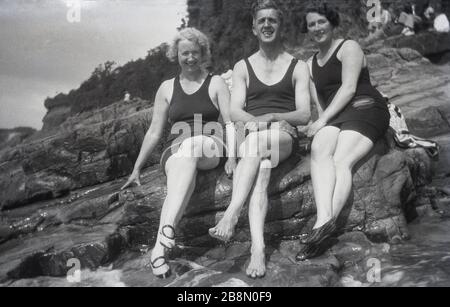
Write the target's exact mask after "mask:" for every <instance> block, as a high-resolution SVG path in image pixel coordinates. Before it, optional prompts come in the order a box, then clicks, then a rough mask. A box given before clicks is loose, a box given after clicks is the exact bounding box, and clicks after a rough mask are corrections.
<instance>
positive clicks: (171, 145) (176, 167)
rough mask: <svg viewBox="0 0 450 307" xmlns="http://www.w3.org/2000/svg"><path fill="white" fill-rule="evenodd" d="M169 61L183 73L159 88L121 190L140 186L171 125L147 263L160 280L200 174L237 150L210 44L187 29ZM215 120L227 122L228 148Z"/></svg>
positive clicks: (226, 93)
mask: <svg viewBox="0 0 450 307" xmlns="http://www.w3.org/2000/svg"><path fill="white" fill-rule="evenodd" d="M167 56H168V57H169V59H170V60H171V61H174V62H175V61H178V64H179V65H180V68H181V73H180V75H179V76H177V77H176V78H174V79H171V80H168V81H165V82H163V83H162V85H161V86H160V88H159V90H158V92H157V94H156V98H155V104H154V108H153V119H152V123H151V126H150V128H149V130H148V132H147V134H146V135H145V138H144V142H143V144H142V148H141V151H140V153H139V157H138V158H137V161H136V164H135V166H134V170H133V173H132V174H131V176H130V178H129V179H128V181H127V182H126V183H125V185H124V186H123V187H122V189H125V188H127V187H128V186H130V185H131V184H132V183H137V184H138V185H141V184H140V179H139V178H140V173H141V169H142V168H143V166H144V164H145V162H146V160H147V159H148V157H149V156H150V154H151V153H152V152H153V150H154V149H155V148H156V146H157V145H158V143H159V141H160V139H161V137H162V135H163V131H164V127H165V125H166V123H167V121H169V122H170V124H171V125H172V127H171V132H170V135H169V137H168V139H167V140H166V142H165V145H164V149H163V153H162V156H161V167H162V170H163V171H164V173H165V174H166V176H167V197H166V199H165V202H164V205H163V207H162V211H161V220H160V225H159V230H158V235H157V239H156V244H155V247H154V248H153V250H152V252H151V257H150V261H151V267H152V270H153V273H154V274H155V275H156V276H158V277H160V278H166V277H168V276H169V275H170V273H171V270H170V267H169V265H168V262H167V259H166V253H167V252H168V251H170V250H171V249H173V248H174V247H175V228H176V225H177V223H178V222H179V221H180V219H181V218H182V216H183V214H184V210H185V208H186V206H187V204H188V203H189V200H190V198H191V196H192V193H193V192H194V189H195V183H196V177H197V174H198V172H199V171H200V170H211V169H214V168H217V167H219V166H220V165H221V164H222V163H223V162H225V161H224V159H225V151H226V148H228V151H230V152H234V150H235V149H234V139H233V137H234V128H233V125H232V124H231V121H230V106H229V103H230V92H229V90H228V87H227V85H226V84H225V82H224V81H223V79H222V78H221V77H219V76H213V75H211V74H210V73H209V72H208V71H207V70H206V67H207V65H208V64H209V62H210V59H211V52H210V44H209V41H208V38H207V37H206V36H205V35H204V34H203V33H201V32H200V31H198V30H196V29H194V28H185V29H183V30H181V31H180V32H179V33H178V34H177V35H176V37H175V39H174V41H173V43H172V45H171V46H170V48H169V50H168V54H167ZM219 116H222V118H223V120H224V121H225V122H226V132H227V141H228V142H227V146H225V145H224V140H223V137H224V136H223V128H222V125H221V124H220V123H219V122H218V121H219ZM235 167H236V161H235V159H229V160H228V161H227V162H226V164H225V171H226V173H227V174H228V175H231V174H232V173H233V171H234V169H235Z"/></svg>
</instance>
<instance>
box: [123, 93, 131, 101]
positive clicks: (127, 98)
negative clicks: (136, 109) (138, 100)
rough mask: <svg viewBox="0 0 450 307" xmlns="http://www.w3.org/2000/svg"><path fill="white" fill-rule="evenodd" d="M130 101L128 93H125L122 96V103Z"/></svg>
mask: <svg viewBox="0 0 450 307" xmlns="http://www.w3.org/2000/svg"><path fill="white" fill-rule="evenodd" d="M130 100H131V95H130V93H128V92H125V95H124V96H123V101H125V102H129V101H130Z"/></svg>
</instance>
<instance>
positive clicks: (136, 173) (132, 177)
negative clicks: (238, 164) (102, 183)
mask: <svg viewBox="0 0 450 307" xmlns="http://www.w3.org/2000/svg"><path fill="white" fill-rule="evenodd" d="M140 176H141V172H140V171H138V170H134V171H133V172H132V173H131V175H130V178H128V181H127V182H126V183H125V184H124V185H123V186H122V187H121V188H120V190H125V189H126V188H128V187H129V186H130V185H131V184H132V183H136V184H137V186H139V187H140V186H141V180H140V179H139V178H140Z"/></svg>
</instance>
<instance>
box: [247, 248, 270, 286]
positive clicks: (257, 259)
mask: <svg viewBox="0 0 450 307" xmlns="http://www.w3.org/2000/svg"><path fill="white" fill-rule="evenodd" d="M246 273H247V276H248V277H251V278H253V279H256V278H263V277H264V276H266V255H265V253H264V249H263V250H261V251H258V252H256V251H252V256H251V258H250V263H249V265H248V267H247V271H246Z"/></svg>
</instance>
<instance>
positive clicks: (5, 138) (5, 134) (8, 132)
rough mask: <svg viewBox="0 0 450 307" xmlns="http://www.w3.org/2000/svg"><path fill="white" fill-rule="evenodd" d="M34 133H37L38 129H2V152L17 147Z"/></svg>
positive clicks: (0, 144)
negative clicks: (7, 148) (6, 148)
mask: <svg viewBox="0 0 450 307" xmlns="http://www.w3.org/2000/svg"><path fill="white" fill-rule="evenodd" d="M34 133H36V129H33V128H29V127H18V128H14V129H0V150H1V149H3V148H5V147H12V146H17V145H18V144H20V143H22V142H23V141H24V140H25V139H26V138H28V137H30V136H31V135H33V134H34Z"/></svg>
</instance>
